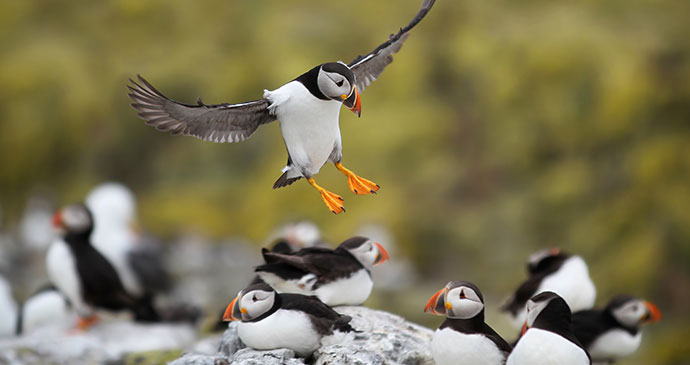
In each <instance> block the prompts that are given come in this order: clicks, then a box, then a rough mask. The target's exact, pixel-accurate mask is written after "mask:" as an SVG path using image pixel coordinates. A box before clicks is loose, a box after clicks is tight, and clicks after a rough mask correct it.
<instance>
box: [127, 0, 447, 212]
mask: <svg viewBox="0 0 690 365" xmlns="http://www.w3.org/2000/svg"><path fill="white" fill-rule="evenodd" d="M434 2H435V0H424V3H423V4H422V7H421V9H420V10H419V12H418V13H417V15H416V16H415V17H414V19H412V21H411V22H410V23H409V24H408V25H407V26H405V27H404V28H402V29H400V31H399V32H398V33H397V34H395V35H391V36H390V38H389V39H388V40H387V41H386V42H384V43H383V44H381V45H380V46H378V47H376V49H374V50H373V51H372V52H370V53H369V54H367V55H364V56H358V57H357V58H355V59H354V60H353V61H352V62H350V63H349V64H345V63H343V62H328V63H323V64H320V65H317V66H316V67H314V68H312V69H311V70H309V71H307V72H305V73H304V74H302V75H301V76H299V77H297V78H296V79H294V80H292V81H290V82H288V83H287V84H285V85H283V86H281V87H279V88H278V89H275V90H273V91H269V90H264V94H263V99H260V100H255V101H250V102H246V103H239V104H227V103H225V104H215V105H207V104H204V103H203V102H202V101H201V99H199V100H198V101H197V104H196V105H189V104H182V103H179V102H176V101H174V100H171V99H169V98H168V97H166V96H165V95H163V94H162V93H160V92H159V91H158V90H156V89H155V88H154V87H153V86H152V85H151V84H150V83H149V82H148V81H146V80H145V79H144V78H143V77H141V76H139V82H138V83H137V82H135V81H133V80H131V79H130V82H131V85H128V88H129V90H130V93H129V97H130V98H131V99H132V100H133V101H134V103H133V104H132V106H133V107H134V108H135V109H136V110H137V111H138V112H139V113H138V115H139V117H140V118H142V119H144V120H145V121H146V123H147V124H148V125H150V126H153V127H155V128H156V129H158V130H161V131H164V132H171V133H172V134H175V135H177V134H182V135H190V136H194V137H197V138H200V139H202V140H205V141H212V142H221V143H223V142H227V143H231V142H239V141H244V140H245V139H247V138H249V136H251V135H252V134H253V133H254V131H255V130H256V129H257V128H258V127H259V126H261V125H264V124H268V123H270V122H273V121H275V120H280V130H281V132H282V135H283V140H284V142H285V146H286V147H287V152H288V162H287V166H285V168H284V169H283V174H282V175H281V176H280V178H278V180H277V181H276V182H275V184H274V185H273V188H274V189H277V188H281V187H283V186H287V185H290V184H292V183H294V182H295V181H297V180H299V179H301V178H303V177H304V178H306V180H307V181H308V182H309V184H311V185H312V186H313V187H314V188H316V190H318V191H319V193H320V194H321V198H322V199H323V201H324V202H325V203H326V206H327V207H328V209H329V210H330V211H331V212H333V213H335V214H338V213H341V212H344V211H345V209H344V208H343V203H342V201H343V198H342V197H340V196H339V195H337V194H334V193H332V192H330V191H328V190H326V189H324V188H322V187H321V186H319V185H318V184H317V183H316V181H315V180H314V175H316V174H317V173H318V172H319V170H320V169H321V167H322V166H323V165H324V164H325V163H326V162H328V161H330V162H333V163H334V164H335V167H336V168H337V169H338V170H340V171H341V172H342V173H343V174H345V175H346V176H347V179H348V185H349V187H350V190H352V192H354V193H355V194H359V195H363V194H370V193H375V192H376V191H377V190H379V185H377V184H376V183H374V182H372V181H369V180H367V179H364V178H362V177H359V176H357V175H356V174H355V173H353V172H352V171H350V170H348V169H347V168H345V166H343V165H342V163H341V159H342V142H341V137H340V127H339V124H338V123H339V122H338V119H339V114H340V105H341V104H345V106H346V107H347V108H348V109H350V110H351V111H353V112H355V113H356V114H357V115H358V116H359V115H360V114H361V102H360V97H359V93H360V92H362V91H364V89H365V88H366V87H367V86H369V84H371V83H372V82H373V81H375V80H376V79H377V78H378V77H379V76H380V75H381V73H382V72H383V70H384V68H385V67H386V66H387V65H388V64H390V63H391V62H393V56H392V55H393V54H394V53H396V52H398V51H399V50H400V48H401V47H402V44H403V42H404V41H405V39H406V38H407V36H408V32H409V31H410V30H411V29H412V28H413V27H414V26H415V25H417V23H419V22H420V21H421V20H422V18H424V16H425V15H426V13H427V12H428V11H429V10H430V9H431V7H432V5H433V4H434Z"/></svg>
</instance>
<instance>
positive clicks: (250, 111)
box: [127, 76, 276, 143]
mask: <svg viewBox="0 0 690 365" xmlns="http://www.w3.org/2000/svg"><path fill="white" fill-rule="evenodd" d="M138 80H139V82H138V83H137V82H136V81H134V80H132V79H130V80H129V81H130V82H131V85H127V88H128V89H129V94H128V95H129V97H130V98H131V99H132V101H133V103H132V107H134V109H136V110H137V111H138V112H139V113H138V114H137V115H138V116H139V117H140V118H141V119H143V120H145V121H146V124H148V125H150V126H152V127H154V128H156V129H158V130H160V131H163V132H170V133H171V134H173V135H178V134H181V135H185V136H194V137H197V138H200V139H202V140H204V141H211V142H219V143H224V142H228V143H231V142H239V141H244V140H245V139H247V138H249V136H251V135H252V134H253V133H254V131H256V129H257V128H259V126H261V125H263V124H266V123H270V122H272V121H274V120H276V117H275V115H273V114H271V113H270V112H269V110H268V106H269V104H270V103H269V101H268V100H266V99H260V100H255V101H250V102H247V103H241V104H214V105H207V104H204V103H203V102H202V101H201V99H199V100H197V104H196V105H189V104H182V103H179V102H177V101H174V100H172V99H170V98H168V97H167V96H165V95H163V94H161V93H160V92H159V91H158V90H156V88H154V87H153V85H151V84H150V83H149V82H148V81H146V80H145V79H144V78H143V77H141V76H138Z"/></svg>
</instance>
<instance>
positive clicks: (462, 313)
mask: <svg viewBox="0 0 690 365" xmlns="http://www.w3.org/2000/svg"><path fill="white" fill-rule="evenodd" d="M424 312H428V313H433V314H437V315H445V316H446V320H445V321H443V323H442V324H441V327H439V328H438V329H437V330H436V332H435V333H434V338H433V340H432V341H431V353H432V355H433V356H434V361H436V363H437V364H439V365H443V364H499V365H500V364H504V363H505V361H506V357H507V356H508V354H509V353H510V351H511V349H512V347H511V346H510V345H509V344H508V342H506V341H505V340H504V339H503V338H502V337H501V336H500V335H499V334H498V333H496V331H494V330H493V329H492V328H491V327H489V325H488V324H486V322H484V298H483V296H482V292H481V291H479V288H478V287H477V286H476V285H474V284H472V283H470V282H468V281H451V282H449V283H448V284H446V286H445V287H444V288H443V289H441V290H439V291H438V292H437V293H436V294H434V295H433V296H432V297H431V299H429V302H428V303H427V304H426V308H424Z"/></svg>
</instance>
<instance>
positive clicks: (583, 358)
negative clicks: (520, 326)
mask: <svg viewBox="0 0 690 365" xmlns="http://www.w3.org/2000/svg"><path fill="white" fill-rule="evenodd" d="M589 363H590V362H589V358H588V357H587V354H586V353H585V351H584V350H583V349H581V348H580V347H578V346H577V345H575V344H574V343H572V342H570V341H568V340H566V339H565V338H563V337H561V336H560V335H557V334H555V333H553V332H550V331H545V330H542V329H539V328H530V329H529V330H527V332H525V335H524V336H522V338H520V341H519V342H518V343H517V345H516V346H515V348H513V352H511V353H510V356H508V360H507V361H506V364H507V365H523V364H524V365H539V364H562V365H580V364H582V365H586V364H589Z"/></svg>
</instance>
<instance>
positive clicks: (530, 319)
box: [527, 299, 550, 327]
mask: <svg viewBox="0 0 690 365" xmlns="http://www.w3.org/2000/svg"><path fill="white" fill-rule="evenodd" d="M549 302H550V300H544V301H539V302H535V301H533V300H532V299H530V300H528V301H527V327H532V326H533V325H534V321H535V320H536V319H537V317H539V314H540V313H541V311H543V310H544V308H546V306H547V305H549Z"/></svg>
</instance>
